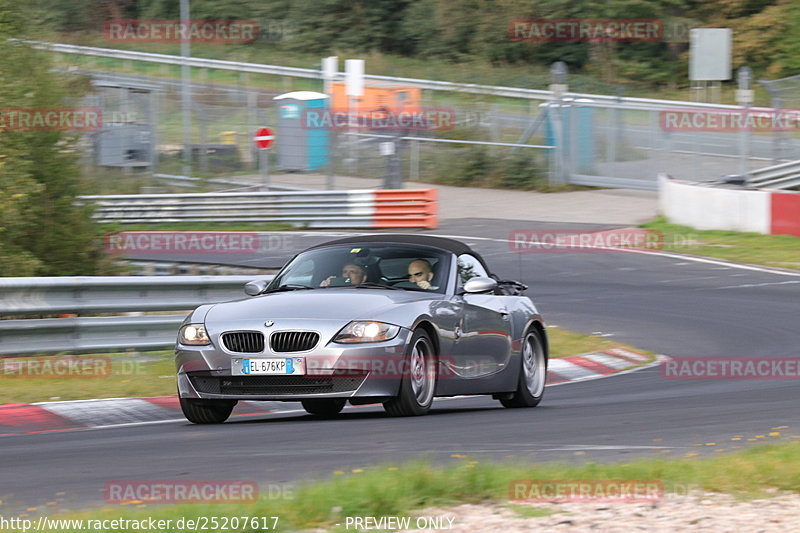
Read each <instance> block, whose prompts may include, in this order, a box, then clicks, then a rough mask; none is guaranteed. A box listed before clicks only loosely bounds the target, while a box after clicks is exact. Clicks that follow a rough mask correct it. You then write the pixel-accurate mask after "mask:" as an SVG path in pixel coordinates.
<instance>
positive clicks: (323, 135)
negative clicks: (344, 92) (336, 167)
mask: <svg viewBox="0 0 800 533" xmlns="http://www.w3.org/2000/svg"><path fill="white" fill-rule="evenodd" d="M273 100H275V102H276V105H277V106H278V138H277V145H278V167H280V168H281V169H282V170H290V171H298V170H319V169H322V168H325V167H326V166H327V165H328V158H329V157H330V129H329V128H320V127H314V124H311V125H309V121H308V116H309V111H311V113H312V114H314V113H315V114H316V115H319V114H320V113H326V112H327V111H328V101H329V97H328V95H327V94H323V93H318V92H314V91H294V92H291V93H286V94H282V95H280V96H276V97H275V98H274V99H273Z"/></svg>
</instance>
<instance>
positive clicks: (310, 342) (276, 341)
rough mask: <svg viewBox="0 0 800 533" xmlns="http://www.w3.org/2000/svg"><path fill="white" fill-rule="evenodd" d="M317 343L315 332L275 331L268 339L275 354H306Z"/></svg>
mask: <svg viewBox="0 0 800 533" xmlns="http://www.w3.org/2000/svg"><path fill="white" fill-rule="evenodd" d="M318 342H319V333H317V332H316V331H276V332H275V333H273V334H272V335H271V336H270V338H269V344H270V347H271V348H272V351H273V352H275V353H290V352H307V351H308V350H311V349H313V348H314V346H316V345H317V343H318Z"/></svg>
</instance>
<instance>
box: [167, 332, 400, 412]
mask: <svg viewBox="0 0 800 533" xmlns="http://www.w3.org/2000/svg"><path fill="white" fill-rule="evenodd" d="M411 334H412V332H411V331H409V330H407V329H404V328H401V330H400V333H398V335H397V336H396V337H395V338H394V339H391V340H389V341H385V342H379V343H365V344H336V343H328V344H324V345H320V346H318V347H317V348H315V349H314V350H313V351H311V352H304V353H297V354H295V353H292V354H272V353H262V354H248V355H245V354H238V353H237V354H234V353H230V352H227V351H226V350H224V349H222V348H217V347H215V346H214V345H211V346H185V345H181V344H179V345H178V346H177V348H176V366H177V370H178V394H179V395H180V396H181V397H182V398H205V399H231V400H286V401H299V400H302V399H308V398H357V397H358V398H361V397H364V398H367V397H389V396H396V395H397V394H398V390H399V386H400V380H401V377H402V371H403V370H404V368H405V367H404V364H403V362H404V361H405V358H404V354H405V350H406V345H407V343H408V342H409V340H410V338H411ZM284 356H290V357H302V358H304V359H305V367H306V374H305V375H290V376H287V375H272V376H264V375H258V376H253V375H249V376H244V375H234V374H233V372H232V361H233V360H234V359H242V358H246V357H250V358H258V357H284Z"/></svg>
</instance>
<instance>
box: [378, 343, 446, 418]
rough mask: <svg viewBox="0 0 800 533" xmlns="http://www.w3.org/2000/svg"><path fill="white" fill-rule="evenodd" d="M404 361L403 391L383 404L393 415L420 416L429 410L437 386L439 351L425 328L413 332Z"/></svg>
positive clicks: (401, 382) (401, 386) (401, 387)
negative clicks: (435, 349)
mask: <svg viewBox="0 0 800 533" xmlns="http://www.w3.org/2000/svg"><path fill="white" fill-rule="evenodd" d="M404 362H405V363H406V364H405V365H403V366H404V368H403V377H402V379H401V381H400V392H399V394H398V395H397V396H396V397H394V398H392V399H391V400H389V401H387V402H385V403H384V404H383V408H384V409H385V410H386V412H387V413H388V414H389V415H390V416H419V415H424V414H427V413H428V411H429V410H430V408H431V405H432V404H433V392H434V391H435V390H436V376H437V369H436V354H435V353H434V351H433V343H432V342H431V339H430V337H428V334H427V333H425V331H424V330H421V329H418V330H417V331H415V332H414V335H412V336H411V342H410V343H409V347H408V349H407V350H406V356H405V361H404Z"/></svg>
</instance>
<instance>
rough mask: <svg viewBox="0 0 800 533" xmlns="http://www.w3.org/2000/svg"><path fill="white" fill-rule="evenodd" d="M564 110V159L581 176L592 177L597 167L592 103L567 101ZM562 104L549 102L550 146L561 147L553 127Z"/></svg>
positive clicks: (562, 112) (562, 109) (562, 113)
mask: <svg viewBox="0 0 800 533" xmlns="http://www.w3.org/2000/svg"><path fill="white" fill-rule="evenodd" d="M562 102H563V103H562V104H561V107H560V108H559V109H560V111H561V124H562V127H563V128H564V133H563V138H564V146H563V147H562V149H563V150H564V156H565V157H566V158H568V159H569V160H571V161H572V162H573V164H572V167H573V169H574V170H575V171H576V172H578V173H583V174H592V173H594V165H595V141H594V108H592V107H591V106H590V105H586V104H590V103H591V102H592V101H591V100H586V99H577V100H573V99H572V98H564V99H563V100H562ZM558 105H559V104H557V103H555V102H548V103H546V104H542V106H547V107H548V111H550V113H548V117H547V122H546V129H545V141H546V142H547V144H548V145H550V146H558V144H559V140H558V139H556V133H555V127H554V125H553V120H554V117H553V113H552V112H553V111H554V110H555V108H556V106H558Z"/></svg>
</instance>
